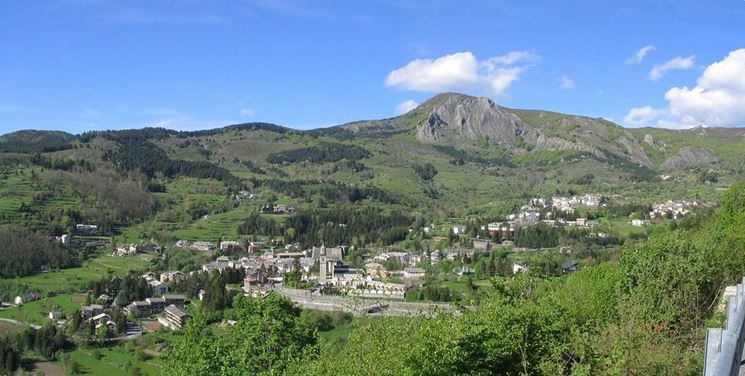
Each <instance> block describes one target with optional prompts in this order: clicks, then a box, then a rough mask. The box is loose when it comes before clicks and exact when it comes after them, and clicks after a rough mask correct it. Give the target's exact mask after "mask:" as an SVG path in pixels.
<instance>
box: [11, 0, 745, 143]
mask: <svg viewBox="0 0 745 376" xmlns="http://www.w3.org/2000/svg"><path fill="white" fill-rule="evenodd" d="M743 25H745V1H743V0H717V1H710V0H709V1H685V0H679V1H668V0H644V1H636V0H625V1H614V0H609V1H578V0H564V1H555V0H547V1H501V0H495V1H467V0H461V1H445V0H442V1H437V0H429V1H411V0H398V1H395V0H367V1H348V0H339V1H331V0H318V1H293V0H224V1H220V0H215V1H197V0H140V1H117V0H38V1H18V0H0V133H7V132H12V131H16V130H21V129H53V130H64V131H68V132H72V133H81V132H86V131H91V130H100V129H125V128H142V127H153V126H161V127H167V128H172V129H179V130H195V129H208V128H216V127H221V126H225V125H229V124H236V123H245V122H259V121H260V122H271V123H275V124H279V125H284V126H289V127H292V128H298V129H310V128H318V127H327V126H332V125H337V124H343V123H347V122H351V121H355V120H363V119H379V118H388V117H393V116H396V115H398V114H401V113H405V112H406V111H408V110H411V109H412V108H415V107H416V105H417V104H420V103H422V102H423V101H425V100H426V99H427V98H429V97H431V96H433V95H435V94H436V93H438V92H443V91H455V92H462V93H467V94H471V95H477V96H487V97H489V98H491V99H493V100H494V101H495V102H496V103H497V104H499V105H502V106H506V107H511V108H526V109H543V110H550V111H557V112H564V113H570V114H577V115H584V116H591V117H603V118H606V119H609V120H612V121H614V122H616V123H619V124H621V125H624V126H630V127H640V126H657V127H667V128H689V127H693V126H698V125H703V126H724V127H733V126H745V26H743Z"/></svg>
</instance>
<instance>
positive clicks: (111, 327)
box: [96, 320, 116, 333]
mask: <svg viewBox="0 0 745 376" xmlns="http://www.w3.org/2000/svg"><path fill="white" fill-rule="evenodd" d="M102 326H106V328H107V329H108V331H109V333H116V323H114V322H113V321H111V320H108V321H106V322H101V323H98V324H96V330H98V329H99V328H101V327H102Z"/></svg>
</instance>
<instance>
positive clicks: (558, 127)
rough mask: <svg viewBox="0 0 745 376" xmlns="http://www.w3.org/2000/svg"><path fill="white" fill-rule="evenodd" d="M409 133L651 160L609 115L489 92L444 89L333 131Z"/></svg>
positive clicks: (463, 142) (425, 139)
mask: <svg viewBox="0 0 745 376" xmlns="http://www.w3.org/2000/svg"><path fill="white" fill-rule="evenodd" d="M334 131H336V132H337V133H338V134H358V135H371V134H375V133H405V132H408V133H409V134H411V135H413V136H414V137H415V138H416V140H418V141H419V142H422V143H430V144H441V145H451V146H457V147H466V148H467V147H469V146H473V145H477V144H484V143H488V144H489V145H493V146H494V147H497V148H501V149H503V150H505V151H506V152H507V153H508V154H509V155H513V156H515V155H521V154H525V153H529V152H531V151H576V152H581V153H586V154H590V155H593V156H595V157H597V158H601V159H619V158H621V159H625V160H628V161H629V162H631V163H636V164H639V165H643V166H649V165H650V164H651V161H650V159H649V158H648V156H647V155H646V154H645V152H644V150H643V148H642V146H641V145H640V144H639V142H638V140H636V138H635V137H634V135H633V134H632V133H631V132H629V131H628V130H626V129H624V128H622V127H620V126H618V125H616V124H613V123H611V122H609V121H607V120H604V119H592V118H588V117H582V116H574V115H565V114H559V113H553V112H546V111H532V110H514V109H509V108H505V107H501V106H499V105H497V104H495V103H494V102H493V101H492V100H491V99H488V98H483V97H482V98H477V97H472V96H468V95H463V94H454V93H444V94H438V95H436V96H434V97H433V98H431V99H429V100H427V101H426V102H424V103H422V104H421V105H420V106H419V107H417V108H416V109H414V110H412V111H411V112H409V113H407V114H405V115H402V116H399V117H397V118H391V119H385V120H372V121H361V122H354V123H350V124H344V125H340V126H338V127H335V128H332V130H328V131H326V132H327V134H334Z"/></svg>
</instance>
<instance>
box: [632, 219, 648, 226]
mask: <svg viewBox="0 0 745 376" xmlns="http://www.w3.org/2000/svg"><path fill="white" fill-rule="evenodd" d="M631 225H632V226H634V227H642V226H648V225H649V221H647V220H643V219H632V220H631Z"/></svg>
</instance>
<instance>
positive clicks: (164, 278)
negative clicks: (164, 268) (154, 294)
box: [160, 270, 186, 283]
mask: <svg viewBox="0 0 745 376" xmlns="http://www.w3.org/2000/svg"><path fill="white" fill-rule="evenodd" d="M185 278H186V274H184V273H182V272H180V271H178V270H176V271H173V272H163V273H161V274H160V281H161V282H163V283H166V282H179V281H182V280H184V279H185Z"/></svg>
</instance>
